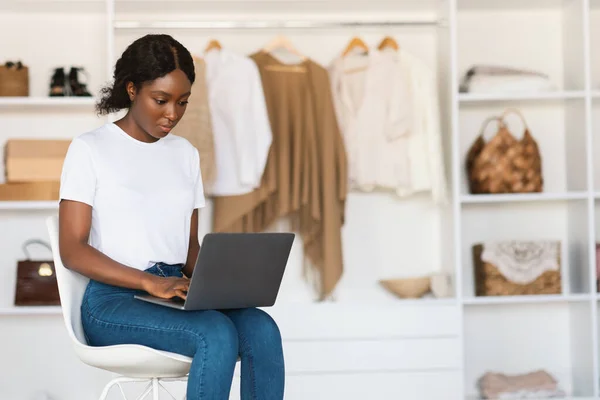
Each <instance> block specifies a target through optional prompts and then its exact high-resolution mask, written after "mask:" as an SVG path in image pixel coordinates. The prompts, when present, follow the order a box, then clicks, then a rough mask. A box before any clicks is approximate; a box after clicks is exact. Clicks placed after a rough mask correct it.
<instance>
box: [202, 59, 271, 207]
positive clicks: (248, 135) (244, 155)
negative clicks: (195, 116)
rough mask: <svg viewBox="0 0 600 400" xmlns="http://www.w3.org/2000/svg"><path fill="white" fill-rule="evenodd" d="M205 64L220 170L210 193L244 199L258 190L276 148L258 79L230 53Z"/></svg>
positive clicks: (246, 62)
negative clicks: (271, 150) (272, 149)
mask: <svg viewBox="0 0 600 400" xmlns="http://www.w3.org/2000/svg"><path fill="white" fill-rule="evenodd" d="M204 61H205V63H206V85H207V89H208V101H209V107H210V113H211V119H212V123H213V136H214V142H215V163H216V170H217V171H216V176H215V180H214V182H213V183H212V185H210V187H207V188H206V193H207V194H209V195H213V196H234V195H241V194H246V193H249V192H251V191H253V190H254V189H256V188H257V187H259V186H260V181H261V178H262V175H263V172H264V169H265V165H266V163H267V157H268V154H269V149H270V147H271V142H272V132H271V125H270V122H269V116H268V114H267V106H266V103H265V97H264V92H263V88H262V81H261V78H260V73H259V71H258V68H257V66H256V64H255V63H254V61H252V59H250V58H249V57H246V56H243V55H240V54H236V53H234V52H232V51H229V50H227V49H220V50H219V49H213V50H210V51H208V52H207V53H206V55H205V57H204Z"/></svg>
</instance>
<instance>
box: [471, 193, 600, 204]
mask: <svg viewBox="0 0 600 400" xmlns="http://www.w3.org/2000/svg"><path fill="white" fill-rule="evenodd" d="M588 195H589V193H588V192H564V193H561V192H556V193H506V194H504V193H502V194H465V195H462V196H460V202H461V203H463V204H482V203H516V202H536V201H567V200H585V199H587V197H588ZM597 195H598V194H597Z"/></svg>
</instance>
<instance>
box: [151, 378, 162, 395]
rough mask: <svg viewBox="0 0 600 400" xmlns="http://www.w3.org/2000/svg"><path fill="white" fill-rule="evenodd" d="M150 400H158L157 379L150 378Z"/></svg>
mask: <svg viewBox="0 0 600 400" xmlns="http://www.w3.org/2000/svg"><path fill="white" fill-rule="evenodd" d="M152 400H160V399H159V398H158V379H156V378H152Z"/></svg>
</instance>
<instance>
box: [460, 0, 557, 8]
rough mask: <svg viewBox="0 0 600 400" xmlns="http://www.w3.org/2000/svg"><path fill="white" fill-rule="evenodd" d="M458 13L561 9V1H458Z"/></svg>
mask: <svg viewBox="0 0 600 400" xmlns="http://www.w3.org/2000/svg"><path fill="white" fill-rule="evenodd" d="M457 7H458V10H459V11H502V10H505V11H519V10H523V11H524V10H540V9H542V10H544V9H562V8H563V7H564V1H563V0H527V1H522V0H505V1H497V0H458V1H457Z"/></svg>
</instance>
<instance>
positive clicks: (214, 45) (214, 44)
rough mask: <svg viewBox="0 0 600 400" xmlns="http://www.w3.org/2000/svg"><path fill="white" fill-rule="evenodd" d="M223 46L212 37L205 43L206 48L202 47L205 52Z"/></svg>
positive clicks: (219, 48)
mask: <svg viewBox="0 0 600 400" xmlns="http://www.w3.org/2000/svg"><path fill="white" fill-rule="evenodd" d="M222 48H223V47H222V46H221V43H219V41H218V40H216V39H212V40H211V41H209V42H208V44H207V45H206V48H205V49H204V52H205V53H207V52H209V51H210V50H212V49H217V50H221V49H222Z"/></svg>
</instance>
